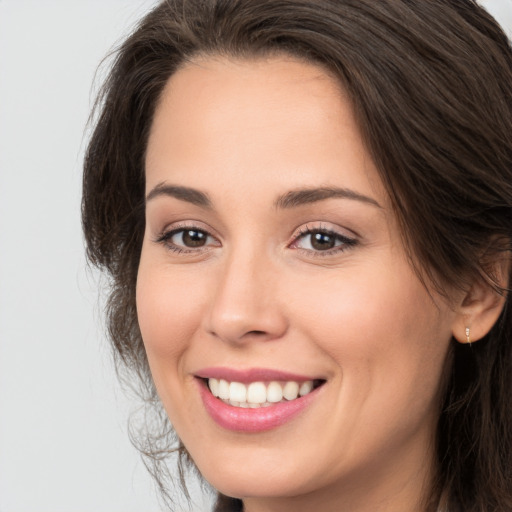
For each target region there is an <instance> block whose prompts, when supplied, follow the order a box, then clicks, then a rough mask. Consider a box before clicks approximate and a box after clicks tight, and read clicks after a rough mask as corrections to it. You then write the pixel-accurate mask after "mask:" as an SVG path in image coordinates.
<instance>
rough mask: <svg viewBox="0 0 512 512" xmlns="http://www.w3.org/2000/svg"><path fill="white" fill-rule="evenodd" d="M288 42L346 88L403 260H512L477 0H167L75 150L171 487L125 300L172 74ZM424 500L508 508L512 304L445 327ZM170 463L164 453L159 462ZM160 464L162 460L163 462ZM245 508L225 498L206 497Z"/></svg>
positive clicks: (153, 399)
mask: <svg viewBox="0 0 512 512" xmlns="http://www.w3.org/2000/svg"><path fill="white" fill-rule="evenodd" d="M274 54H287V55H290V56H293V57H296V58H298V59H302V60H305V61H307V62H312V63H315V64H319V65H321V66H323V67H324V68H325V69H327V70H328V71H329V72H330V73H331V74H333V75H334V76H335V77H336V78H337V79H338V80H339V82H340V84H341V85H342V87H343V88H344V90H345V91H346V92H347V93H348V95H349V98H350V101H351V103H352V105H353V108H354V111H355V115H356V119H357V123H358V126H359V129H360V132H361V135H362V137H363V140H364V142H365V144H366V147H367V149H368V151H369V152H370V154H371V156H372V158H373V161H374V163H375V164H376V166H377V168H378V171H379V173H380V177H381V179H382V181H383V183H384V185H385V187H386V189H387V192H388V194H389V196H390V198H391V201H392V204H393V208H394V213H395V215H396V218H397V219H398V222H399V226H400V229H401V233H402V236H403V243H404V246H405V247H406V249H407V251H408V253H409V255H410V261H411V265H413V266H414V267H415V268H416V269H418V271H419V272H418V274H421V276H422V278H423V279H426V280H428V281H429V283H430V284H432V285H433V286H435V287H436V288H437V289H439V290H440V291H442V290H444V289H446V287H447V286H450V287H452V286H455V287H458V288H460V289H464V288H465V287H467V286H469V283H470V282H471V281H472V280H474V279H484V280H485V281H486V282H487V283H488V285H489V286H491V287H493V288H494V290H495V292H496V293H499V294H506V293H507V291H508V288H509V285H510V283H507V285H506V286H499V283H498V282H497V279H496V278H495V276H494V275H493V272H492V268H493V265H492V262H493V261H494V259H495V258H498V257H503V255H505V257H507V258H510V250H511V243H510V241H511V240H512V49H511V47H510V44H509V41H508V39H507V37H506V36H505V34H504V33H503V31H502V30H501V28H500V27H499V26H498V24H497V23H496V21H495V20H494V19H493V18H492V17H491V16H490V15H489V14H488V13H487V12H486V11H485V10H484V9H482V8H481V7H480V6H479V5H478V4H477V3H476V2H475V1H473V0H378V1H376V0H166V1H163V2H162V3H160V4H159V5H158V6H157V7H156V8H155V9H154V10H153V11H152V12H150V13H149V14H148V15H147V16H146V17H145V18H144V19H142V21H141V22H140V23H139V24H138V26H137V27H136V28H135V30H134V31H133V33H132V34H131V35H130V36H129V37H128V38H127V39H126V40H125V41H124V42H123V43H122V44H121V45H120V47H119V48H118V49H117V51H116V53H115V58H114V61H113V65H112V67H111V70H110V74H109V76H108V78H107V80H106V82H105V84H104V86H103V89H102V91H101V94H100V96H99V98H98V101H97V104H96V110H95V116H94V118H93V119H94V124H95V129H94V132H93V135H92V138H91V140H90V143H89V146H88V149H87V152H86V158H85V165H84V178H83V202H82V212H83V229H84V233H85V239H86V243H87V254H88V257H89V259H90V261H91V262H92V263H93V264H95V265H97V266H98V267H100V268H101V269H103V270H104V271H105V272H106V273H107V274H108V276H109V277H110V288H109V290H110V296H109V300H108V304H107V309H106V316H107V321H108V330H109V337H110V340H111V341H112V346H113V349H114V354H115V355H116V361H117V363H118V368H119V369H120V371H123V372H127V373H124V375H125V376H128V379H129V380H131V382H132V383H138V384H137V385H138V386H139V389H140V394H141V396H142V397H143V399H144V400H145V401H146V402H147V403H148V404H149V409H148V411H154V414H153V415H152V416H150V417H148V420H147V421H146V423H145V424H144V425H143V428H141V429H140V430H138V431H135V429H134V430H133V432H132V433H133V438H134V440H135V441H136V442H137V446H138V447H139V449H140V450H141V452H142V453H143V455H144V457H145V460H146V464H147V467H148V468H149V469H150V471H151V472H152V473H153V475H154V476H155V477H156V479H157V481H158V482H159V485H160V488H161V490H162V493H163V495H164V496H166V497H167V498H169V497H170V494H169V491H168V489H169V488H168V480H167V477H168V471H169V469H168V466H167V465H166V462H167V458H168V457H169V456H170V455H171V454H172V453H173V452H175V453H177V454H178V458H179V460H178V465H179V468H180V475H183V468H184V467H185V465H186V464H187V462H190V461H189V460H188V456H187V454H186V451H185V449H184V447H183V446H181V444H180V443H179V440H177V439H176V437H175V436H174V434H173V431H172V427H171V426H170V424H169V420H168V419H167V416H166V415H165V413H164V412H163V410H162V408H161V406H160V404H159V402H158V399H157V396H156V392H155V388H154V385H153V382H152V380H151V375H150V371H149V367H148V362H147V359H146V353H145V350H144V346H143V342H142V339H141V334H140V331H139V326H138V323H137V315H136V306H135V286H136V281H137V269H138V265H139V258H140V252H141V246H142V239H143V233H144V225H145V218H144V186H145V177H144V157H145V150H146V144H147V140H148V133H149V130H150V127H151V123H152V118H153V115H154V112H155V108H156V105H157V104H158V101H159V98H160V96H161V94H162V90H163V88H164V86H165V84H166V82H167V81H168V79H169V77H170V76H171V75H172V74H173V73H174V72H175V71H176V70H177V69H178V68H179V67H180V66H183V65H184V64H185V63H186V62H187V61H190V60H193V59H194V58H195V57H197V56H209V55H213V56H215V55H223V56H231V57H236V58H241V59H244V58H253V57H265V56H271V55H274ZM448 366H449V367H448V369H447V372H446V376H445V377H446V386H445V388H446V391H445V393H444V396H443V399H442V403H441V404H440V415H439V422H438V428H437V437H436V439H437V441H436V443H437V444H436V454H437V468H436V470H437V472H436V477H435V480H434V482H433V485H432V488H431V489H430V492H429V496H428V498H429V500H428V505H427V506H426V509H428V510H436V509H437V508H439V509H443V510H444V509H447V510H448V509H449V510H450V512H456V511H464V512H488V511H491V510H492V511H494V512H510V511H511V510H512V399H511V392H512V305H511V301H510V300H508V299H507V300H506V302H505V306H504V309H503V311H502V314H501V316H500V318H499V320H498V322H497V323H496V324H495V325H494V327H493V328H492V330H491V331H490V332H489V333H488V335H487V336H485V338H484V339H482V340H480V341H478V342H477V343H474V344H473V345H472V346H471V347H468V346H465V345H464V346H463V345H460V344H457V343H455V342H453V344H452V348H451V354H450V358H449V364H448ZM166 468H167V469H166ZM166 472H167V473H166ZM228 509H229V510H235V509H238V510H241V502H240V501H239V500H235V499H231V498H226V497H223V496H220V497H219V499H218V503H217V510H219V511H220V510H228Z"/></svg>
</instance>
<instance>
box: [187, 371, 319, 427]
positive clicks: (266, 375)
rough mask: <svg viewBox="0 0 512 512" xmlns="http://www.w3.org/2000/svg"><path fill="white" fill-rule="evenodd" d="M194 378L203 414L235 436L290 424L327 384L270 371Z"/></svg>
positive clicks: (204, 374) (214, 373)
mask: <svg viewBox="0 0 512 512" xmlns="http://www.w3.org/2000/svg"><path fill="white" fill-rule="evenodd" d="M195 377H196V381H197V382H198V384H199V393H200V396H201V398H202V402H203V405H204V407H205V409H206V412H207V413H208V414H209V415H210V417H211V418H212V419H213V420H214V421H215V422H216V423H217V424H218V425H220V426H221V427H223V428H224V429H227V430H232V431H238V432H262V431H266V430H271V429H274V428H277V427H279V426H280V425H283V424H284V423H286V422H288V421H290V420H292V419H293V418H294V417H295V416H297V415H298V414H299V413H301V412H302V411H304V410H306V409H307V408H308V407H309V405H310V404H311V403H312V402H313V401H314V400H315V398H316V397H317V396H318V395H319V394H320V393H321V392H322V390H323V387H324V384H325V383H326V382H327V381H326V380H325V379H320V378H318V379H315V378H307V377H302V376H297V375H292V374H288V373H283V372H275V371H270V370H249V371H246V372H240V371H237V370H232V369H222V368H217V369H216V368H214V369H209V370H203V371H201V372H199V374H196V375H195Z"/></svg>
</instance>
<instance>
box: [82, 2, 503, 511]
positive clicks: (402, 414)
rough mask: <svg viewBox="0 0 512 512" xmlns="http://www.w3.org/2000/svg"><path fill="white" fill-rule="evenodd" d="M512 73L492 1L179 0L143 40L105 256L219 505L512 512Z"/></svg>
mask: <svg viewBox="0 0 512 512" xmlns="http://www.w3.org/2000/svg"><path fill="white" fill-rule="evenodd" d="M511 83H512V51H511V48H510V46H509V43H508V41H507V38H506V36H505V35H504V34H503V32H502V31H501V30H500V28H499V27H498V25H497V24H496V23H495V22H494V20H493V19H492V18H491V17H490V16H489V15H488V14H487V13H486V12H485V11H484V10H482V9H481V8H480V7H479V6H478V5H477V4H476V3H475V2H473V1H470V0H458V1H452V0H450V1H448V0H382V1H379V2H375V1H374V0H337V1H334V0H318V1H311V0H258V1H255V0H229V1H228V0H207V1H200V0H188V1H187V0H168V1H165V2H162V4H161V5H159V6H158V7H156V8H155V9H154V11H153V12H152V13H150V14H149V15H148V16H147V17H146V18H145V19H144V20H142V22H141V23H140V25H139V26H138V28H137V29H136V30H135V32H134V33H133V34H132V35H131V36H130V37H129V38H128V39H127V41H126V42H125V43H124V44H123V45H122V46H121V48H120V49H119V52H118V55H117V59H116V61H115V64H114V66H113V69H112V72H111V74H110V77H109V79H108V81H107V83H106V85H105V88H104V91H103V96H102V99H101V102H100V104H99V105H100V107H99V108H100V109H101V111H100V114H99V117H98V120H97V124H96V129H95V132H94V134H93V137H92V139H91V142H90V145H89V148H88V153H87V158H86V163H85V175H84V196H83V221H84V230H85V236H86V240H87V247H88V254H89V257H90V259H91V261H92V262H93V263H95V264H96V265H98V266H99V267H101V268H103V269H104V270H105V271H106V272H107V273H109V274H110V276H111V277H112V291H111V295H110V302H109V308H108V318H109V327H110V335H111V339H112V341H113V344H114V347H115V350H116V354H117V356H118V358H119V361H120V363H121V364H122V365H124V367H126V368H128V369H130V370H132V371H133V372H134V373H135V374H136V375H137V377H138V378H139V379H140V382H141V383H142V385H143V387H144V389H145V390H146V395H147V399H148V400H150V401H151V400H153V401H154V399H155V397H156V395H158V397H159V399H160V400H161V402H162V404H163V407H164V408H165V411H166V414H167V415H168V418H169V420H170V423H171V424H172V426H173V428H174V429H175V432H176V434H177V436H178V438H179V440H180V441H179V451H180V454H181V455H182V457H183V458H184V460H186V461H190V462H193V464H194V465H195V466H196V467H197V468H198V470H199V471H200V473H201V474H202V475H203V477H204V478H205V479H206V480H207V481H208V482H209V483H210V484H211V485H212V486H213V487H214V488H215V489H217V490H218V491H219V498H218V502H217V506H216V507H217V508H216V510H218V511H220V510H242V509H243V510H244V511H246V512H260V511H263V510H264V511H275V510H279V511H287V510H293V511H303V510H314V509H319V510H322V511H331V510H333V511H351V512H355V511H377V510H378V511H393V512H401V511H404V512H406V511H412V510H414V511H422V512H427V511H436V510H439V511H441V510H442V511H445V510H448V511H450V512H453V511H458V510H461V511H465V512H468V511H475V512H476V511H491V510H493V511H498V510H499V511H505V510H512V460H511V455H512V446H511V441H512V407H511V404H510V401H509V392H510V389H511V384H512V359H511V350H512V348H511V342H512V340H511V320H512V317H511V310H510V308H511V306H510V301H509V300H507V291H508V289H509V285H510V240H511V237H512V233H511V230H512V222H511V221H512V139H511V137H510V135H511V133H512V95H511V93H510V84H511ZM167 421H168V420H167V418H165V419H164V426H163V427H161V429H160V430H158V432H156V433H155V432H153V433H152V434H151V433H150V435H149V436H148V438H147V439H149V440H151V439H153V443H151V442H149V444H148V443H146V445H145V447H143V451H145V452H146V455H149V456H151V455H153V460H154V461H155V466H154V468H153V471H155V472H158V469H157V468H158V466H159V463H160V462H162V460H164V459H165V455H166V454H167V453H170V452H171V451H172V447H171V446H167V445H166V442H167V441H168V440H169V439H170V438H171V437H170V435H169V431H168V430H166V427H165V425H168V423H166V422H167ZM151 435H152V436H153V437H151ZM159 435H160V437H158V436H159ZM160 484H161V487H162V490H163V491H164V492H165V482H163V481H162V480H160Z"/></svg>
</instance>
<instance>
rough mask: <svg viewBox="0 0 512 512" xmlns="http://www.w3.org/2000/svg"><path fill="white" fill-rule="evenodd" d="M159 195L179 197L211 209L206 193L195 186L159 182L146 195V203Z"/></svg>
mask: <svg viewBox="0 0 512 512" xmlns="http://www.w3.org/2000/svg"><path fill="white" fill-rule="evenodd" d="M159 196H169V197H174V198H176V199H180V200H181V201H186V202H188V203H192V204H195V205H196V206H201V207H203V208H208V209H210V210H211V209H212V202H211V200H210V198H209V197H208V194H205V193H204V192H201V191H200V190H197V189H195V188H190V187H180V186H177V185H168V184H166V183H159V184H158V185H157V186H156V187H154V188H153V189H152V190H151V192H149V194H148V195H147V196H146V203H147V202H148V201H151V200H152V199H154V198H155V197H159Z"/></svg>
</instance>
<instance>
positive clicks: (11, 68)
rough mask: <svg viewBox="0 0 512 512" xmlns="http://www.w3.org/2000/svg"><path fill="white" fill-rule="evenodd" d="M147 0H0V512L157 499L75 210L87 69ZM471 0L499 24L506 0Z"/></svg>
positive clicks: (83, 508)
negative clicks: (131, 428)
mask: <svg viewBox="0 0 512 512" xmlns="http://www.w3.org/2000/svg"><path fill="white" fill-rule="evenodd" d="M154 3H155V1H154V0H60V1H58V0H32V1H30V0H0V512H92V511H94V512H156V511H158V510H160V506H159V502H158V501H157V498H156V493H155V491H154V489H153V486H152V482H151V480H150V478H149V476H147V474H146V471H145V469H144V467H143V466H142V463H141V462H140V460H139V457H138V454H137V452H136V451H135V449H134V448H133V447H132V446H131V444H130V442H129V440H128V436H127V432H126V424H127V417H128V412H129V410H130V403H129V401H128V399H127V398H126V397H125V396H124V395H123V393H122V392H121V391H120V388H119V386H118V385H117V382H116V379H115V376H114V373H113V368H112V364H111V360H110V354H109V349H108V345H107V343H106V342H105V339H104V335H103V330H102V327H101V322H100V319H101V312H100V311H99V309H100V308H99V307H98V304H99V299H98V293H97V280H96V278H95V276H94V274H93V273H91V272H90V270H87V268H86V264H85V259H84V255H83V253H84V247H83V242H82V238H81V228H80V215H79V214H80V184H81V160H82V152H83V149H84V146H85V143H86V140H87V134H86V133H85V132H84V130H85V126H86V121H87V117H88V114H89V110H90V106H91V104H92V100H93V91H94V89H92V88H91V87H92V83H93V77H94V73H95V70H96V67H97V65H98V64H99V62H100V60H101V59H102V58H103V57H104V56H105V55H106V54H107V52H108V50H109V49H110V48H111V47H112V46H113V44H114V43H115V42H116V41H118V40H119V39H120V38H121V37H122V35H123V34H126V32H127V30H128V28H129V27H131V26H132V25H133V24H134V23H135V22H136V20H137V19H139V18H140V16H141V15H142V14H143V13H144V12H146V11H147V10H148V9H149V8H150V7H151V6H152V5H154ZM482 3H483V4H484V5H486V6H487V7H488V8H489V9H490V10H491V11H492V12H494V13H495V14H496V16H497V17H498V19H499V20H500V21H501V22H502V24H503V25H504V26H506V27H507V28H509V29H510V30H509V33H512V0H484V1H483V2H482ZM193 508H194V510H198V511H199V510H201V511H202V510H206V505H205V504H196V505H195V506H194V507H193Z"/></svg>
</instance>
